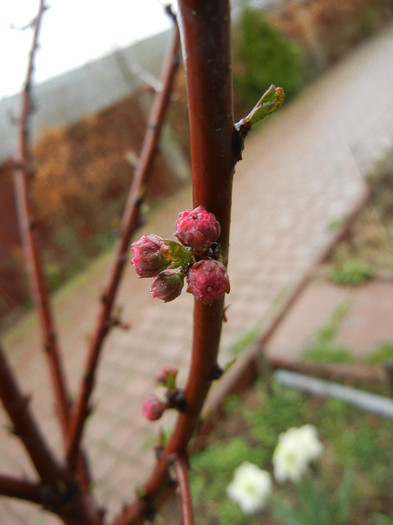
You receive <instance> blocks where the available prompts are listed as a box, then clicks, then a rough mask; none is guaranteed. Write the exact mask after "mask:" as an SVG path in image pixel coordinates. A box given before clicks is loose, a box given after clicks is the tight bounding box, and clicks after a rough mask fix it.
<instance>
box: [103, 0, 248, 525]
mask: <svg viewBox="0 0 393 525" xmlns="http://www.w3.org/2000/svg"><path fill="white" fill-rule="evenodd" d="M179 9H180V15H181V27H182V33H181V34H182V45H183V55H184V57H185V61H186V64H185V65H186V73H187V89H188V104H189V116H190V131H191V156H192V178H193V203H194V207H195V206H199V205H202V206H204V207H205V208H206V209H207V210H208V211H210V212H212V213H214V214H215V215H216V218H217V219H218V221H219V222H220V225H221V236H220V238H219V243H220V247H221V250H222V253H223V259H224V262H225V264H227V261H228V245H229V226H230V210H231V199H232V178H233V172H234V166H235V163H236V161H237V160H238V158H239V156H238V153H237V152H236V155H235V154H234V152H233V141H234V137H235V135H236V133H237V132H236V130H235V127H234V123H233V108H232V74H231V69H232V68H231V51H230V10H229V1H228V0H217V1H215V2H209V1H207V0H179ZM223 318H224V300H223V299H221V300H217V301H214V302H212V303H210V304H204V303H202V302H201V301H198V300H196V301H195V304H194V329H193V345H192V358H191V366H190V371H189V378H188V382H187V385H186V389H185V398H186V404H187V409H186V411H185V412H184V413H183V412H182V413H180V414H179V416H178V419H177V422H176V426H175V429H174V431H173V433H172V436H171V438H170V440H169V442H168V444H167V446H166V447H165V449H164V450H163V453H162V456H161V458H160V459H159V460H158V462H157V465H156V467H155V469H154V470H153V472H152V474H151V476H150V478H149V480H148V481H147V483H146V484H145V486H144V489H143V494H144V496H143V497H142V498H141V499H140V500H139V501H137V502H135V503H134V504H132V505H130V506H129V507H127V508H126V509H125V511H124V513H123V514H122V515H120V516H118V517H117V518H116V519H115V520H114V521H113V525H131V524H136V523H143V519H144V516H145V515H146V514H147V513H149V512H151V511H152V509H153V510H154V507H155V506H158V505H159V504H160V503H161V500H162V499H163V498H164V497H165V496H166V495H167V493H168V491H169V490H170V487H171V485H170V479H169V475H168V467H167V461H168V457H170V456H171V455H176V456H183V455H185V454H186V450H187V446H188V443H189V440H190V439H191V437H192V435H193V434H194V432H195V430H196V428H197V425H198V422H199V415H200V411H201V409H202V406H203V403H204V401H205V399H206V396H207V393H208V391H209V388H210V386H211V382H212V380H213V379H214V378H215V377H216V373H215V372H216V370H217V354H218V346H219V342H220V336H221V326H222V322H223Z"/></svg>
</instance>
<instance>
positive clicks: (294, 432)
mask: <svg viewBox="0 0 393 525" xmlns="http://www.w3.org/2000/svg"><path fill="white" fill-rule="evenodd" d="M322 450H323V445H322V443H321V442H320V441H319V439H318V437H317V430H316V428H315V427H314V426H313V425H303V426H302V427H299V428H290V429H289V430H287V431H286V432H284V433H283V434H280V436H279V438H278V443H277V445H276V448H275V450H274V453H273V469H274V477H275V478H276V480H277V481H278V482H283V481H286V480H287V479H289V480H291V481H293V482H296V481H299V479H300V478H301V477H302V476H303V474H304V473H305V471H306V470H307V467H308V465H309V464H310V463H311V462H312V461H315V460H316V459H317V458H318V457H319V456H320V455H321V453H322Z"/></svg>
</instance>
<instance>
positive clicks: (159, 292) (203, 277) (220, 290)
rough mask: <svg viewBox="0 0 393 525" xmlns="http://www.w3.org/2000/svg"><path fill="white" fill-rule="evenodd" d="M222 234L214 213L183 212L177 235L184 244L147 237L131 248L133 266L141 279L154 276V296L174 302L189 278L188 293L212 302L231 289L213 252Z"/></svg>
mask: <svg viewBox="0 0 393 525" xmlns="http://www.w3.org/2000/svg"><path fill="white" fill-rule="evenodd" d="M219 235H220V224H219V222H218V221H217V219H216V217H215V216H214V214H213V213H210V212H208V211H206V210H205V208H204V207H203V206H198V207H197V208H195V209H194V210H186V211H184V212H182V213H179V216H178V220H177V222H176V233H175V236H176V237H177V238H178V239H179V241H180V243H178V242H176V241H170V240H168V239H163V238H162V237H159V236H158V235H155V234H149V235H146V234H144V235H142V237H141V238H140V239H139V240H138V241H135V242H133V243H132V245H131V249H132V252H133V258H132V260H131V263H132V265H133V266H134V268H135V271H136V273H137V274H138V275H139V277H152V281H151V291H152V294H153V297H157V298H158V299H161V300H162V301H164V302H169V301H173V299H176V297H178V296H179V295H180V293H181V291H182V289H183V286H184V279H185V278H187V282H188V287H187V292H190V293H192V294H193V295H194V297H195V298H196V299H199V300H201V301H203V302H205V303H210V302H211V301H214V300H215V299H220V298H221V297H222V296H223V295H224V294H225V293H229V290H230V285H229V277H228V274H227V272H226V268H225V266H224V265H223V263H222V262H220V260H219V251H218V250H217V249H212V246H214V243H215V241H217V239H218V237H219ZM217 253H218V255H217Z"/></svg>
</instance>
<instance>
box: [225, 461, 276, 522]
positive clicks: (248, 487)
mask: <svg viewBox="0 0 393 525" xmlns="http://www.w3.org/2000/svg"><path fill="white" fill-rule="evenodd" d="M271 491H272V480H271V476H270V474H269V472H267V471H266V470H262V469H260V468H259V467H257V466H256V465H254V464H253V463H249V462H248V461H244V462H243V463H242V464H241V465H240V466H239V467H238V468H237V469H236V470H235V473H234V476H233V480H232V482H231V483H230V484H229V485H228V488H227V495H228V497H229V498H230V499H231V500H233V501H234V502H236V503H237V504H238V505H239V506H240V508H241V509H242V511H243V512H244V513H245V514H253V513H254V512H258V511H259V510H262V509H263V508H264V506H265V504H266V500H267V498H268V497H269V495H270V493H271Z"/></svg>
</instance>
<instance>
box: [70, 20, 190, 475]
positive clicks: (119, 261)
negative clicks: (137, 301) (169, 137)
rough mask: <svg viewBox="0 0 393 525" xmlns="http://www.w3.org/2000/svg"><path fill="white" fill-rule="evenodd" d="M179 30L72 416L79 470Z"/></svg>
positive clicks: (73, 456)
mask: <svg viewBox="0 0 393 525" xmlns="http://www.w3.org/2000/svg"><path fill="white" fill-rule="evenodd" d="M179 45H180V38H179V30H178V27H177V25H176V24H175V29H174V36H173V41H172V45H171V48H170V51H169V53H168V57H167V59H166V62H165V64H164V67H163V72H162V84H163V89H162V90H161V91H160V92H158V93H157V94H156V96H155V100H154V104H153V108H152V111H151V114H150V118H149V123H148V127H147V130H146V133H145V137H144V142H143V145H142V151H141V155H140V160H139V164H138V166H137V168H136V170H135V174H134V180H133V183H132V186H131V190H130V193H129V197H128V200H127V203H126V207H125V210H124V214H123V218H122V222H121V228H120V231H121V235H120V237H119V240H118V242H117V245H116V247H115V256H114V260H113V263H112V267H111V270H110V273H109V277H108V282H107V285H106V287H105V291H104V293H103V296H102V299H101V305H100V309H99V313H98V317H97V321H96V326H95V330H94V333H93V336H92V339H91V343H90V346H89V350H88V355H87V359H86V364H85V373H84V376H83V378H82V383H81V386H80V391H79V396H78V399H77V402H76V404H75V406H74V410H73V412H72V417H71V423H70V429H69V434H68V451H67V459H68V464H69V465H70V467H71V468H72V469H74V468H75V464H76V458H77V453H78V450H79V447H80V441H81V439H82V433H83V429H84V423H85V421H86V417H87V415H88V411H89V406H88V405H89V400H90V395H91V392H92V390H93V387H94V383H95V376H96V370H97V366H98V362H99V358H100V355H101V350H102V346H103V342H104V339H105V337H106V335H107V333H108V331H109V329H110V327H111V322H110V321H111V313H112V309H113V305H114V302H115V298H116V294H117V290H118V286H119V283H120V280H121V277H122V275H123V270H124V264H125V263H126V262H127V260H128V257H127V252H128V250H129V245H130V241H131V236H132V234H133V232H134V231H135V230H136V229H137V228H138V226H139V209H140V205H141V203H142V197H143V193H144V189H145V187H146V185H147V182H148V177H149V174H150V172H151V165H152V162H153V159H154V155H155V153H156V149H157V144H158V139H159V136H160V132H161V129H162V125H163V122H164V117H165V113H166V110H167V107H168V104H169V101H170V95H171V92H172V87H173V81H174V78H175V73H176V71H177V68H178V65H179Z"/></svg>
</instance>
